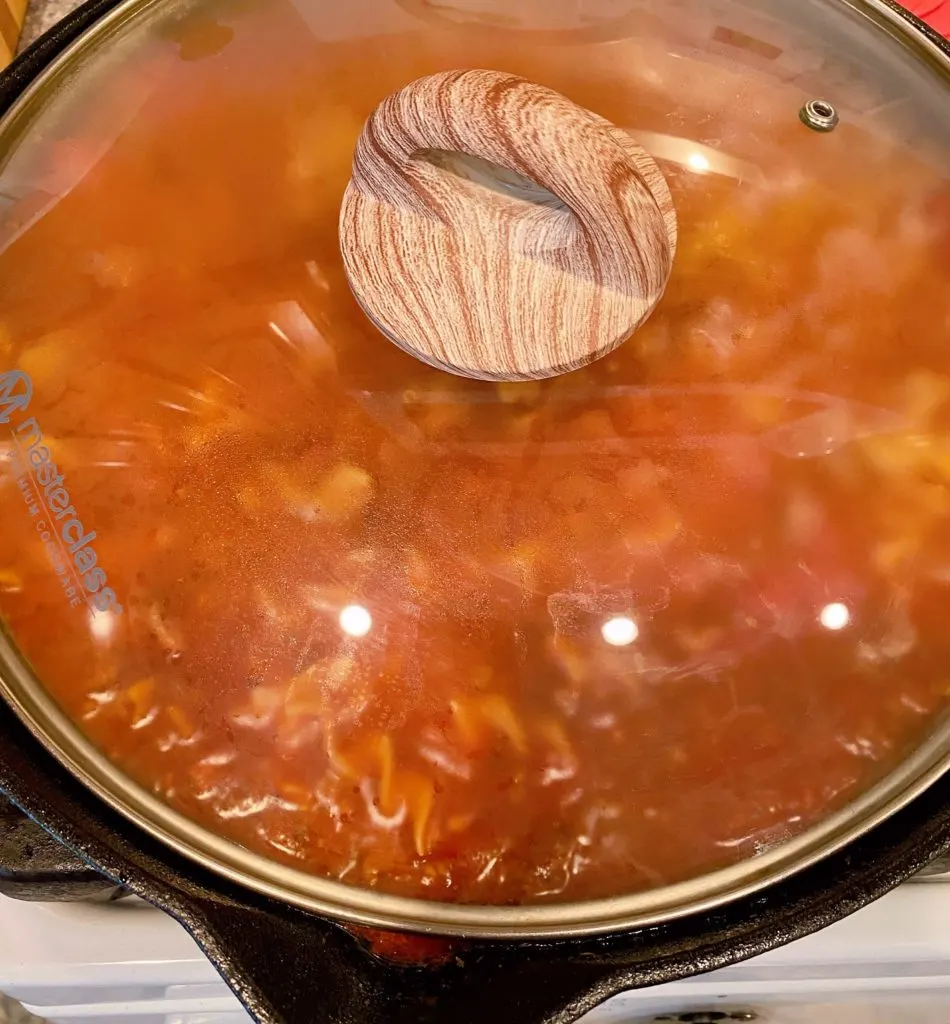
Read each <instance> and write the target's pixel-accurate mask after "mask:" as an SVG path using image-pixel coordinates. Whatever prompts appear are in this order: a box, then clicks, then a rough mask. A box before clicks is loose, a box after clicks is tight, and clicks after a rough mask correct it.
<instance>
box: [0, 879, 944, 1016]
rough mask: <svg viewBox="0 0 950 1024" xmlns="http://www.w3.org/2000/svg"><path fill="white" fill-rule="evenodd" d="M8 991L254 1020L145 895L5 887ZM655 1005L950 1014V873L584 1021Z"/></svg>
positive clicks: (51, 1002) (666, 1011) (125, 1008)
mask: <svg viewBox="0 0 950 1024" xmlns="http://www.w3.org/2000/svg"><path fill="white" fill-rule="evenodd" d="M0 990H3V991H6V992H8V993H9V994H10V995H12V996H14V998H17V999H19V1000H20V1001H21V1002H23V1003H24V1004H26V1005H27V1007H28V1008H29V1009H32V1010H33V1012H34V1013H36V1014H38V1015H39V1016H42V1017H44V1018H45V1019H46V1020H49V1021H51V1022H53V1024H57V1022H63V1024H72V1022H79V1021H82V1022H84V1024H248V1022H249V1020H250V1018H249V1017H248V1016H247V1014H246V1013H245V1012H244V1011H243V1010H242V1009H241V1007H240V1005H239V1004H238V1002H237V1000H236V999H235V997H234V996H233V995H232V994H231V993H230V991H229V990H228V989H227V987H226V986H225V984H224V982H222V981H221V979H220V978H219V976H218V975H217V973H216V972H215V970H214V968H213V967H212V966H211V964H210V963H209V962H208V960H207V959H206V958H205V957H204V956H203V955H202V953H201V952H200V950H199V949H198V947H197V946H196V945H195V943H194V941H193V940H192V939H191V938H190V937H189V936H188V935H187V934H186V932H185V931H184V929H183V928H181V926H180V925H178V924H177V923H175V922H174V921H172V920H171V919H170V918H168V917H166V916H165V915H164V914H162V913H161V912H159V911H157V910H155V909H153V908H152V907H149V906H147V905H146V904H144V903H141V902H139V901H136V900H124V901H121V902H118V903H111V904H92V903H85V904H53V903H23V902H18V901H16V900H11V899H8V898H5V897H0ZM683 1014H685V1015H686V1016H685V1017H681V1016H680V1015H683ZM733 1014H735V1016H732V1015H733ZM749 1014H754V1017H750V1016H749ZM657 1018H672V1019H673V1020H674V1021H675V1020H679V1019H683V1020H685V1021H691V1022H692V1024H712V1022H714V1021H723V1022H724V1024H728V1022H729V1020H756V1021H759V1022H761V1024H804V1022H808V1024H826V1022H827V1024H831V1022H832V1021H834V1024H859V1022H860V1024H948V1022H950V883H948V881H947V880H944V879H941V878H936V879H933V880H927V881H919V882H913V883H908V884H907V885H904V886H901V888H899V889H898V890H896V891H895V892H893V893H891V894H889V895H888V896H885V897H884V898H883V899H881V900H879V901H878V902H876V903H874V904H873V905H871V906H870V907H868V908H866V909H865V910H862V911H860V912H859V913H857V914H855V915H853V916H852V917H850V918H848V919H847V920H844V921H841V922H839V923H838V924H835V925H832V926H831V927H830V928H826V929H825V930H824V931H822V932H819V933H817V934H815V935H812V936H810V937H808V938H806V939H802V940H800V941H798V942H795V943H792V944H791V945H789V946H786V947H784V948H783V949H779V950H775V951H774V952H772V953H767V954H765V955H763V956H760V957H757V958H755V959H753V960H749V961H747V962H746V963H744V964H739V965H737V966H735V967H730V968H726V969H725V970H721V971H717V972H714V973H712V974H708V975H705V976H700V977H697V978H692V979H689V980H687V981H682V982H676V983H674V984H671V985H665V986H661V987H659V988H653V989H646V990H643V991H640V992H631V993H627V994H625V995H622V996H618V997H617V998H615V999H613V1000H611V1001H610V1002H609V1003H606V1004H604V1005H603V1006H602V1007H600V1008H599V1009H598V1010H596V1011H594V1013H592V1014H590V1015H589V1016H588V1017H586V1018H585V1019H584V1024H632V1022H640V1021H651V1022H652V1021H654V1020H656V1019H657Z"/></svg>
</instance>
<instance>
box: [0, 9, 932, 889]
mask: <svg viewBox="0 0 950 1024" xmlns="http://www.w3.org/2000/svg"><path fill="white" fill-rule="evenodd" d="M635 45H636V46H643V47H645V46H646V44H634V43H629V47H634V46H635ZM636 52H637V53H638V54H640V55H641V56H642V51H640V50H637V51H636ZM631 53H633V50H631V49H629V48H628V49H627V50H624V49H623V47H622V46H620V47H619V55H618V48H615V49H614V50H607V49H606V48H601V47H598V46H596V45H591V46H589V47H581V48H575V49H573V50H570V52H568V53H563V52H561V51H557V50H555V49H543V48H541V47H538V48H534V49H532V48H531V47H528V46H520V47H519V48H518V49H515V48H513V47H511V48H507V47H506V46H505V45H503V44H502V43H501V42H499V41H497V40H494V41H493V40H491V39H490V38H486V39H474V41H473V39H469V40H467V41H466V42H465V45H464V47H463V46H462V43H461V42H460V41H459V39H458V38H457V37H456V36H454V35H452V34H451V33H445V34H444V35H435V36H423V35H421V34H419V35H413V34H411V33H408V34H406V35H405V36H404V37H398V38H397V37H394V36H382V37H379V38H376V39H360V40H357V41H354V42H333V41H321V40H319V39H317V38H316V36H315V35H314V34H312V33H310V32H308V31H306V30H304V29H302V26H301V23H300V22H299V20H298V15H297V13H296V12H295V10H294V9H293V8H292V7H290V6H281V5H279V4H277V3H274V4H271V5H269V6H268V9H267V12H266V17H265V15H264V13H263V12H262V11H261V10H259V9H257V8H255V7H254V6H247V7H246V8H245V9H244V11H243V13H241V15H240V17H239V18H237V19H236V20H235V21H234V22H233V24H232V23H230V22H227V20H226V19H225V21H224V22H222V23H220V24H219V23H217V22H213V21H210V22H209V21H207V20H201V19H197V20H193V21H191V22H189V21H187V20H186V21H185V22H183V23H182V24H180V25H178V26H177V27H176V28H175V30H174V31H173V32H170V33H169V36H168V38H167V39H165V40H163V41H162V42H161V44H160V45H159V44H155V46H154V47H153V48H152V49H151V50H149V52H148V54H147V55H145V56H143V58H142V59H141V60H140V61H138V62H125V63H123V62H118V63H117V65H116V66H115V67H113V68H110V69H108V70H107V71H105V72H103V75H104V76H105V81H106V84H107V85H108V87H109V89H110V90H111V91H110V95H111V96H112V97H113V99H112V100H108V101H104V102H107V103H108V102H118V101H119V100H118V99H117V98H116V97H122V96H128V95H131V94H133V93H136V90H141V91H143V94H147V95H145V98H144V99H143V101H142V103H141V105H140V106H139V107H138V109H137V110H135V112H134V114H133V115H132V116H131V117H130V119H129V120H128V123H126V124H125V125H124V126H123V127H122V130H121V131H120V132H119V133H118V134H117V135H116V136H115V137H114V138H112V139H111V140H110V141H109V144H108V145H107V146H106V147H104V151H103V152H101V153H98V151H97V153H96V154H93V155H91V151H92V149H93V148H94V147H95V146H98V145H99V144H100V142H101V137H100V136H96V133H95V131H94V130H93V126H92V123H93V122H94V121H95V119H94V118H93V117H92V114H91V113H90V112H91V110H92V107H91V105H90V104H91V101H83V102H85V103H86V105H85V106H83V102H80V101H78V100H77V101H76V102H77V106H76V108H75V109H74V110H73V114H72V119H71V120H70V119H69V118H65V119H64V122H63V123H64V128H63V131H62V133H61V135H60V137H59V138H58V141H57V142H56V143H55V144H54V145H52V146H47V148H45V149H44V148H42V147H39V146H38V148H37V156H36V159H35V161H34V163H35V165H36V168H35V172H34V175H35V176H34V188H33V189H32V191H31V192H30V194H29V195H27V196H26V197H25V198H23V199H21V201H20V204H19V206H18V207H17V208H16V209H15V210H14V211H13V212H12V213H7V214H0V228H3V230H4V231H6V232H7V233H8V234H9V228H10V224H11V223H13V221H12V219H11V218H14V217H15V218H17V220H16V224H17V225H25V226H24V227H22V229H18V231H17V232H14V234H15V238H14V240H12V241H9V242H8V243H7V244H6V245H5V246H4V248H3V250H2V252H0V370H4V369H16V370H19V371H21V372H22V373H24V374H27V375H28V376H29V380H30V383H31V386H32V399H31V403H30V406H29V409H28V410H21V411H20V412H18V414H17V416H16V417H15V418H13V419H12V420H11V422H10V423H9V424H8V425H7V426H5V427H2V428H0V452H2V453H3V455H4V459H3V461H2V462H0V510H2V511H0V515H2V524H3V526H2V530H0V613H2V616H3V619H4V621H5V622H6V623H7V625H8V627H9V629H10V630H11V632H12V635H13V636H14V637H15V638H16V641H17V643H18V645H19V647H20V649H21V650H22V651H23V652H24V654H25V656H26V657H27V658H28V659H29V660H30V662H31V664H32V665H33V667H34V668H35V670H36V672H37V674H38V676H39V678H40V679H41V680H42V682H43V684H44V685H45V686H46V687H47V689H48V690H49V691H50V692H51V693H52V694H53V695H54V696H55V697H56V699H57V700H58V701H59V702H60V703H61V705H62V706H63V707H64V708H65V709H66V711H67V712H68V713H69V714H70V715H71V716H72V717H73V718H74V719H75V721H77V722H78V723H79V724H80V725H81V727H82V729H83V730H84V731H85V732H86V733H87V734H88V735H89V736H90V737H91V738H92V739H93V741H94V742H95V743H96V744H97V745H98V746H99V747H100V748H101V749H102V750H103V751H105V753H106V754H107V755H108V756H109V757H110V758H111V759H112V760H113V761H114V762H115V763H117V764H118V765H120V766H121V767H122V768H123V769H124V770H125V771H126V772H127V773H128V774H129V775H131V776H132V777H133V778H135V779H137V780H138V781H140V782H141V783H142V784H143V785H145V786H147V787H148V788H150V789H151V790H152V791H154V792H155V793H156V794H158V795H159V796H160V797H161V798H162V799H164V800H165V801H167V802H168V803H169V804H170V805H171V806H172V807H174V808H176V809H178V810H180V811H182V812H184V813H185V814H187V815H188V816H190V817H191V818H193V819H195V820H196V821H198V822H200V823H202V824H204V825H207V826H208V827H210V828H211V829H213V830H214V831H216V832H218V833H219V834H222V835H224V836H227V837H229V838H231V839H233V840H235V841H237V842H238V843H241V844H244V845H245V846H247V847H249V848H251V849H253V850H255V851H258V852H260V853H264V854H266V855H268V856H270V857H272V858H276V859H278V860H280V861H284V862H287V863H290V864H293V865H296V866H299V867H302V868H304V869H306V870H308V871H310V872H313V873H316V874H319V875H321V876H326V877H328V878H333V879H341V880H342V881H344V882H347V883H351V884H354V885H360V886H368V887H374V888H377V889H379V890H382V891H385V892H390V893H397V894H401V895H411V896H422V897H425V898H428V899H434V900H453V901H465V902H476V903H487V904H505V903H519V902H543V901H549V900H568V899H584V898H593V897H600V896H608V895H614V894H616V893H618V892H626V891H635V890H638V889H645V888H650V887H655V886H659V885H662V884H666V883H670V882H674V881H677V880H681V879H684V878H688V877H692V876H695V875H697V874H700V873H703V872H706V871H709V870H712V869H714V868H716V867H721V866H724V865H727V864H731V863H735V862H737V861H739V860H742V859H745V858H748V857H751V856H754V855H755V854H757V853H759V852H761V851H763V850H767V849H769V848H771V847H773V846H774V845H776V844H777V843H780V842H782V841H783V840H784V839H787V838H789V837H791V836H794V835H797V834H799V833H801V832H802V831H803V830H805V829H806V828H808V827H809V826H811V825H813V824H815V823H817V822H819V821H820V820H822V819H823V818H824V817H825V816H826V815H827V814H828V813H829V811H830V810H832V809H835V808H837V807H840V806H843V805H844V804H845V803H846V802H847V801H848V800H849V799H851V798H853V797H854V796H856V795H857V794H859V793H860V792H862V791H864V790H865V789H866V788H867V787H868V786H869V785H870V784H871V783H872V782H873V781H875V780H876V779H878V778H880V777H882V776H883V775H884V774H885V773H886V772H887V771H888V770H890V769H891V768H893V767H894V766H895V765H896V764H897V763H898V761H899V760H900V758H901V757H902V756H904V755H905V754H906V753H907V751H908V750H910V749H911V748H912V747H913V745H914V744H915V743H917V742H919V741H920V739H921V738H922V737H923V736H924V735H926V734H927V732H928V731H929V730H930V729H931V728H932V726H933V722H934V719H935V716H936V715H937V714H938V712H940V711H941V710H942V709H943V708H944V706H945V704H946V699H947V696H948V693H950V689H948V687H950V676H948V671H947V666H948V664H950V633H948V631H947V628H946V621H947V618H948V615H950V528H948V524H950V517H948V512H950V441H948V435H947V429H948V427H950V351H948V347H947V345H946V335H947V327H948V324H950V292H948V289H947V287H946V280H947V274H948V270H950V203H948V200H947V195H948V192H947V185H946V181H945V178H944V175H943V172H942V171H940V170H938V169H937V168H936V167H935V166H933V165H932V164H930V163H928V162H927V161H926V160H924V159H920V160H916V159H914V158H912V157H910V156H908V154H907V152H906V150H904V149H903V148H901V147H898V146H896V145H891V144H889V143H887V142H886V141H882V140H881V139H879V138H876V137H875V136H873V135H872V134H870V133H866V132H864V131H863V130H862V129H860V128H859V127H856V126H853V125H848V124H842V126H841V127H840V128H839V129H838V130H837V131H836V132H835V133H833V134H832V135H829V136H817V135H815V134H813V133H809V132H808V131H806V130H805V129H804V128H803V127H802V126H801V125H800V124H799V123H798V121H797V119H796V117H795V114H796V113H797V104H798V102H799V99H798V98H797V93H796V91H795V90H794V89H787V88H786V87H783V86H778V85H775V84H774V83H772V82H767V80H766V79H764V78H755V77H754V76H752V75H751V74H750V75H743V76H736V75H733V76H732V77H730V75H729V73H728V72H727V71H725V70H723V71H722V72H721V76H720V77H716V76H712V77H710V73H709V69H708V68H705V69H704V73H703V74H700V72H699V71H698V70H697V71H694V72H690V71H689V69H688V66H687V65H688V64H689V62H687V61H680V62H679V65H678V70H677V72H676V75H675V77H674V76H673V75H672V73H670V74H665V72H666V71H668V70H669V68H668V67H666V65H664V64H663V59H664V56H665V51H662V52H660V51H658V52H657V53H654V54H652V56H651V61H650V63H649V67H650V68H652V69H654V72H655V73H654V75H653V77H652V78H650V77H649V76H648V75H646V74H644V75H642V76H640V77H639V78H637V77H634V76H633V75H632V73H631V72H630V70H629V69H630V67H631V66H637V62H636V60H634V59H633V58H632V57H631ZM611 54H613V56H611ZM454 66H475V67H478V66H485V67H498V68H500V69H505V70H512V71H515V72H517V73H519V74H523V75H525V76H526V77H529V78H533V79H535V80H537V81H541V82H543V83H544V84H548V85H551V86H553V87H555V88H557V89H560V90H561V91H563V92H565V93H566V94H568V95H569V96H570V97H571V98H572V99H573V100H575V101H576V102H578V103H581V104H583V105H586V106H588V107H590V108H592V109H594V110H596V111H597V112H598V113H600V114H602V115H603V116H605V117H607V118H608V119H610V120H611V121H613V122H615V123H617V124H620V125H625V126H630V127H631V130H632V131H637V130H642V131H643V132H653V133H668V132H669V131H670V130H671V128H670V124H671V123H672V122H673V121H675V125H676V127H675V133H676V135H677V136H678V137H682V138H684V139H697V140H700V143H703V141H704V140H705V141H706V142H708V141H709V140H714V144H715V147H717V151H721V152H722V153H724V154H728V156H729V158H730V160H732V161H733V163H734V164H735V165H736V166H738V167H741V168H744V170H740V171H738V172H736V173H732V174H729V173H717V172H715V169H712V170H708V169H705V168H703V167H702V165H701V164H700V165H699V167H696V166H690V164H689V162H688V161H687V162H685V163H684V162H680V163H671V162H669V161H665V162H663V169H664V172H665V173H666V174H667V175H668V178H669V181H670V185H671V188H672V190H673V193H674V198H675V201H676V206H677V211H678V216H679V225H680V242H679V251H678V255H677V259H676V263H675V266H674V271H673V278H672V280H671V283H670V285H669V289H668V292H667V294H666V296H665V298H664V299H663V301H662V303H661V304H660V306H659V308H658V310H657V312H656V313H655V314H654V316H653V317H652V319H651V320H650V321H649V322H648V323H647V325H646V326H645V327H644V328H643V329H642V330H641V331H640V332H638V333H637V335H636V336H635V337H633V338H632V339H631V340H630V341H629V342H628V343H627V344H626V345H624V346H622V347H621V348H620V349H619V350H617V351H616V352H614V353H613V354H611V355H610V356H609V357H607V358H606V359H604V360H603V361H601V362H599V363H597V364H595V365H593V366H591V367H589V368H587V369H585V370H583V371H580V372H577V373H573V374H569V375H566V376H564V377H560V378H557V379H554V380H550V381H545V382H542V383H525V384H500V385H494V384H488V383H481V382H474V381H466V380H461V379H457V378H454V377H451V376H448V375H445V374H441V373H439V372H437V371H434V370H430V369H428V368H426V367H424V366H422V365H421V364H419V363H417V362H415V361H414V360H412V359H411V358H410V357H408V356H406V355H405V354H403V353H402V352H400V351H399V350H397V349H396V347H395V346H393V345H391V344H389V343H388V342H386V341H385V340H384V339H383V338H382V337H381V336H380V335H379V334H378V333H377V332H375V331H374V330H373V328H372V327H371V326H370V325H369V324H368V323H367V321H366V319H365V317H364V316H363V315H362V313H361V312H360V310H359V308H358V307H357V306H356V304H355V302H354V300H353V299H352V297H351V295H350V292H349V290H348V288H347V286H346V282H345V279H344V276H343V272H342V267H341V260H340V255H339V252H338V249H337V236H336V219H337V216H338V211H339V201H340V197H341V195H342V192H343V189H344V187H345V185H346V182H347V180H348V176H349V169H350V162H351V158H352V152H353V146H354V144H355V140H356V137H357V135H358V133H359V131H360V128H361V126H362V123H363V121H364V119H365V118H366V116H367V115H368V114H369V113H370V112H371V110H372V109H373V108H374V106H375V105H376V104H377V103H378V102H379V100H380V99H381V98H382V97H383V96H385V95H386V94H387V93H389V92H391V91H393V90H395V89H397V88H399V87H400V86H401V85H402V84H404V83H405V82H407V81H409V80H411V79H412V78H414V77H417V76H420V75H423V74H428V73H432V72H434V71H437V70H440V69H444V68H451V67H454ZM691 75H692V76H693V77H690V76H691ZM146 80H147V82H148V88H147V89H143V88H142V83H143V82H145V81H146ZM737 92H738V95H739V100H740V102H731V101H730V102H727V101H726V100H727V98H735V97H736V95H737ZM97 95H102V94H101V93H97ZM743 97H744V99H743ZM750 104H752V107H751V108H750ZM750 109H754V111H755V115H756V122H755V131H754V132H753V131H750V129H749V123H748V121H749V111H750ZM671 110H676V111H677V116H676V117H675V118H674V119H672V120H671V118H670V117H669V116H668V114H669V112H670V111H671ZM86 118H88V119H89V123H90V127H89V129H88V133H86V132H85V131H84V127H83V126H84V124H85V123H86V122H85V120H84V119H86ZM96 131H98V128H96ZM24 145H25V146H28V145H29V140H28V141H27V143H25V144H24ZM693 163H694V165H695V163H696V161H694V162H693ZM80 164H81V165H82V166H83V167H85V172H84V173H83V174H81V175H79V176H78V178H77V180H76V181H74V182H71V183H70V187H69V188H68V189H66V188H64V187H63V186H62V185H61V184H60V182H61V181H62V180H63V176H64V175H65V176H66V177H68V176H69V173H70V167H73V166H76V165H80ZM87 165H88V166H87ZM3 184H4V178H3V173H2V172H0V192H3V190H4V189H3ZM59 193H62V194H59ZM50 194H52V195H53V196H54V198H55V199H56V200H57V201H55V202H53V203H48V202H47V200H48V198H49V196H50ZM44 204H46V205H45V206H44ZM40 208H42V213H41V215H38V214H37V213H36V211H37V210H38V209H40ZM4 217H6V218H7V221H6V224H5V226H4V220H3V218H4ZM44 453H45V454H44ZM60 492H62V493H60ZM34 510H35V514H31V512H33V511H34ZM39 520H42V521H43V522H44V525H43V526H42V527H40V526H39V525H38V522H39ZM71 521H72V522H76V523H78V524H79V525H78V526H72V527H69V532H68V534H67V533H65V532H64V529H65V528H66V525H67V524H68V523H69V522H71Z"/></svg>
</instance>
